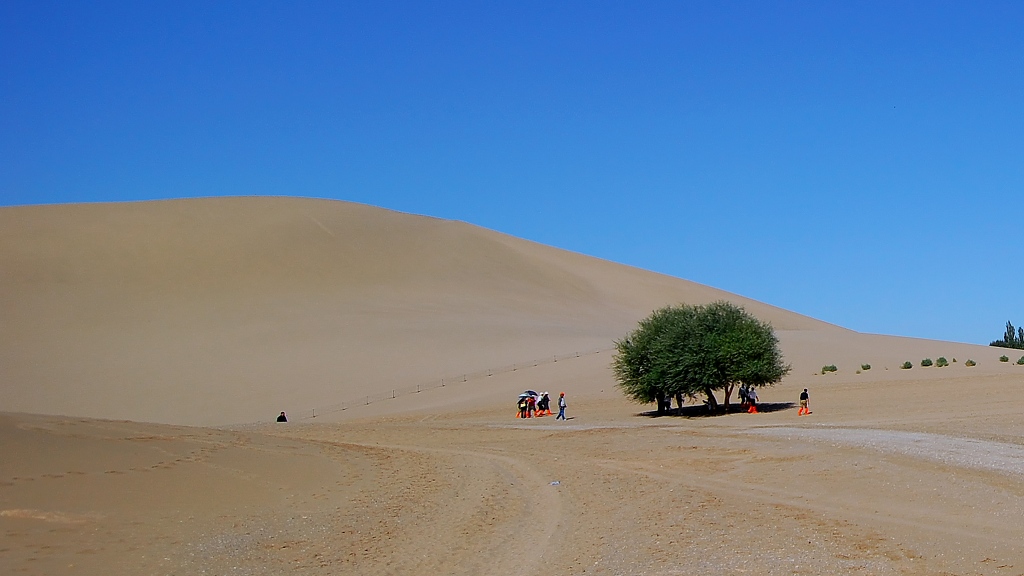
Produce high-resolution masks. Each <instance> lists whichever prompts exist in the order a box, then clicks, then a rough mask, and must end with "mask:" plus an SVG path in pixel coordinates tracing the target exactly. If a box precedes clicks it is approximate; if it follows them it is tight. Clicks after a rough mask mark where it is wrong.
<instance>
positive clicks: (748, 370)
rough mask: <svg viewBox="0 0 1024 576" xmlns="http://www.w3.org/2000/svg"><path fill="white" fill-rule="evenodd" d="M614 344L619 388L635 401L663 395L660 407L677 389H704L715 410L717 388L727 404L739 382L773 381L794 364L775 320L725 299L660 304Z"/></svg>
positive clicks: (684, 392)
mask: <svg viewBox="0 0 1024 576" xmlns="http://www.w3.org/2000/svg"><path fill="white" fill-rule="evenodd" d="M615 345H616V348H617V354H616V356H615V359H614V361H613V364H612V368H613V370H614V372H615V376H616V379H617V380H618V386H619V388H620V389H621V390H622V391H623V393H624V394H626V396H628V397H630V398H631V399H633V400H634V401H636V402H639V403H649V402H654V401H658V409H659V412H661V411H663V409H662V406H663V400H664V399H666V398H668V397H671V396H674V395H685V396H688V397H690V398H696V397H698V396H701V395H703V396H704V397H706V398H707V402H708V406H709V408H710V409H711V410H712V411H714V410H716V409H717V407H718V400H717V399H716V398H715V394H714V392H715V391H721V392H722V393H723V397H724V401H725V406H726V409H728V406H729V401H730V398H731V397H732V393H733V391H735V389H736V386H751V387H760V386H768V385H771V384H774V383H776V382H778V381H779V380H781V379H782V377H783V376H785V375H786V374H788V373H789V370H790V367H789V366H788V365H786V364H785V363H783V361H782V353H781V352H780V351H779V348H778V339H777V338H776V337H775V332H774V331H773V330H772V327H771V325H770V324H768V323H766V322H761V321H760V320H758V319H757V318H755V317H753V316H751V315H750V314H748V313H747V312H746V311H744V310H743V308H741V307H738V306H736V305H734V304H731V303H729V302H725V301H720V302H715V303H712V304H707V305H702V306H689V305H685V304H682V305H679V306H669V307H665V308H661V309H659V310H656V311H654V313H652V314H651V315H650V316H648V317H647V318H645V319H644V320H641V321H640V324H639V325H638V326H637V328H636V329H635V330H633V331H632V332H630V333H629V334H627V335H626V336H625V337H624V338H622V339H621V340H618V341H616V343H615Z"/></svg>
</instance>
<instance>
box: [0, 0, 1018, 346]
mask: <svg viewBox="0 0 1024 576" xmlns="http://www.w3.org/2000/svg"><path fill="white" fill-rule="evenodd" d="M1022 29H1024V4H1021V3H1019V2H1006V3H1000V2H940V1H930V2H894V1H884V2H871V1H859V2H849V3H842V2H777V3H771V2H721V3H713V2H664V3H659V2H643V3H637V2H600V1H583V2H564V3H559V2H550V1H545V2H535V3H531V2H518V1H517V2H508V3H488V2H465V3H456V2H439V1H431V2H419V3H407V2H386V1H381V2H358V3H357V2H299V3H288V2H256V1H249V2H239V3H235V4H228V3H215V2H187V1H175V2H159V1H152V2H89V3H85V2H65V3H60V2H58V3H52V2H43V1H39V0H32V1H26V2H22V1H16V0H0V205H17V204H37V203H58V202H94V201H121V200H143V199H155V198H178V197H190V196H215V195H251V194H256V195H290V196H311V197H321V198H336V199H341V200H351V201H356V202H362V203H367V204H373V205H376V206H382V207H386V208H391V209H395V210H401V211H405V212H413V213H417V214H426V215H431V216H437V217H441V218H451V219H458V220H464V221H467V222H471V223H474V224H478V225H481V226H484V227H487V228H492V229H495V230H499V231H502V232H506V233H508V234H512V235H515V236H519V237H523V238H528V239H531V240H535V241H538V242H542V243H545V244H551V245H554V246H558V247H560V248H565V249H569V250H574V251H578V252H583V253H586V254H590V255H594V256H598V257H601V258H606V259H609V260H613V261H617V262H622V263H626V264H631V265H635V266H639V267H642V268H647V269H651V270H655V271H658V272H663V273H666V274H671V275H673V276H679V277H682V278H686V279H690V280H694V281H697V282H701V283H704V284H708V285H711V286H715V287H718V288H722V289H725V290H729V291H732V292H736V293H739V294H743V295H745V296H749V297H752V298H755V299H758V300H762V301H765V302H768V303H771V304H774V305H777V306H781V307H784V308H787V309H790V310H794V311H797V312H800V313H803V314H808V315H810V316H814V317H817V318H820V319H823V320H826V321H829V322H833V323H836V324H840V325H843V326H846V327H848V328H852V329H854V330H859V331H863V332H875V333H885V334H898V335H904V336H917V337H925V338H936V339H944V340H954V341H962V342H975V343H983V344H987V343H988V342H989V341H990V340H993V339H995V338H998V337H1000V336H1001V335H1002V332H1003V325H1004V324H1005V322H1006V321H1007V320H1011V321H1013V322H1014V323H1015V324H1024V306H1022V302H1024V298H1022V296H1021V293H1022V288H1024V272H1022V266H1021V263H1020V260H1021V256H1022V254H1024V252H1022V249H1024V244H1022V241H1021V238H1022V236H1024V230H1022V228H1021V224H1020V218H1019V214H1020V203H1021V200H1022V199H1024V189H1022V184H1024V34H1022V33H1021V32H1020V31H1021V30H1022Z"/></svg>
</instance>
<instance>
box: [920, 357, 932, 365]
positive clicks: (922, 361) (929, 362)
mask: <svg viewBox="0 0 1024 576" xmlns="http://www.w3.org/2000/svg"><path fill="white" fill-rule="evenodd" d="M931 365H932V359H931V358H925V359H924V360H921V366H931Z"/></svg>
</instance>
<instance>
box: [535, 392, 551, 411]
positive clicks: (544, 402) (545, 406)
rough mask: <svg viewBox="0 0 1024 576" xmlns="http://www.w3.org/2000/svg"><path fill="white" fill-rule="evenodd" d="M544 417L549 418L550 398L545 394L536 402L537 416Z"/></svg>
mask: <svg viewBox="0 0 1024 576" xmlns="http://www.w3.org/2000/svg"><path fill="white" fill-rule="evenodd" d="M544 415H547V416H551V398H550V397H548V393H547V392H544V393H543V394H541V395H540V400H538V401H537V416H544Z"/></svg>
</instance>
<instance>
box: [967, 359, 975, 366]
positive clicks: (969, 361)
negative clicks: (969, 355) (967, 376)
mask: <svg viewBox="0 0 1024 576" xmlns="http://www.w3.org/2000/svg"><path fill="white" fill-rule="evenodd" d="M977 365H978V363H977V362H975V361H974V360H968V361H967V362H964V366H977Z"/></svg>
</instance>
